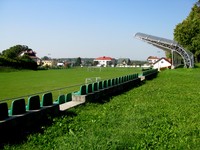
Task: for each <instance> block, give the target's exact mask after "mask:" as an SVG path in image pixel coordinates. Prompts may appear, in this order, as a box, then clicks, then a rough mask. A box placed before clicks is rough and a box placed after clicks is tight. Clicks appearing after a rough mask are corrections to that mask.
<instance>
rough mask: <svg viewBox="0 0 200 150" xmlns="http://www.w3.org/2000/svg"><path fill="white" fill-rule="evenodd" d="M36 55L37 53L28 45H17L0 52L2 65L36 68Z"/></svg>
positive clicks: (0, 63)
mask: <svg viewBox="0 0 200 150" xmlns="http://www.w3.org/2000/svg"><path fill="white" fill-rule="evenodd" d="M20 54H21V55H20ZM22 54H23V55H22ZM34 57H36V53H35V52H34V51H33V50H32V49H30V48H29V47H28V46H26V45H15V46H13V47H10V48H9V49H6V50H3V51H2V53H0V66H4V67H12V68H17V69H32V70H36V69H37V62H36V61H34V59H33V58H34Z"/></svg>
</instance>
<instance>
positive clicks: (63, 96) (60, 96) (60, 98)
mask: <svg viewBox="0 0 200 150" xmlns="http://www.w3.org/2000/svg"><path fill="white" fill-rule="evenodd" d="M63 103H65V95H63V94H62V95H59V96H58V99H57V100H56V101H55V102H54V104H63Z"/></svg>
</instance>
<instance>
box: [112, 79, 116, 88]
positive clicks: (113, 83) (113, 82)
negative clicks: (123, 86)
mask: <svg viewBox="0 0 200 150" xmlns="http://www.w3.org/2000/svg"><path fill="white" fill-rule="evenodd" d="M111 81H112V86H114V85H116V83H115V82H116V79H115V78H114V79H112V80H111Z"/></svg>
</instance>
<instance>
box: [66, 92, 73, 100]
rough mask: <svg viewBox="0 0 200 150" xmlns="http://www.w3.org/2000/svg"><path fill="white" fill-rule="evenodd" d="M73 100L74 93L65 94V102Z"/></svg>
mask: <svg viewBox="0 0 200 150" xmlns="http://www.w3.org/2000/svg"><path fill="white" fill-rule="evenodd" d="M71 100H72V93H68V94H66V95H65V102H69V101H71Z"/></svg>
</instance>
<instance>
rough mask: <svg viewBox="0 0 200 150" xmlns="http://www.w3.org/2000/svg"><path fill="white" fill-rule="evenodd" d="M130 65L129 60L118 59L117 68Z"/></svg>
mask: <svg viewBox="0 0 200 150" xmlns="http://www.w3.org/2000/svg"><path fill="white" fill-rule="evenodd" d="M130 64H131V60H130V59H129V58H119V59H118V60H117V66H119V67H125V66H128V65H130Z"/></svg>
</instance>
